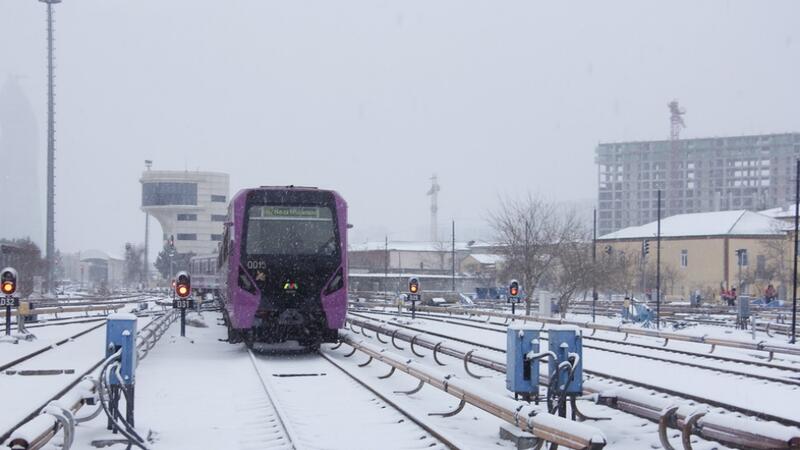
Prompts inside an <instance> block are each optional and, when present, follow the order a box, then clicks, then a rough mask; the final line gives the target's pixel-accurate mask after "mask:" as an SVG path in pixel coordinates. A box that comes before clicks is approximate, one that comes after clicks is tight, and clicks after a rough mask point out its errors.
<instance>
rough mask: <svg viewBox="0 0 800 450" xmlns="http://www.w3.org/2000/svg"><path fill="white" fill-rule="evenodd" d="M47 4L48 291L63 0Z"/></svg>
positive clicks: (48, 284) (52, 250)
mask: <svg viewBox="0 0 800 450" xmlns="http://www.w3.org/2000/svg"><path fill="white" fill-rule="evenodd" d="M39 1H40V2H42V3H45V4H47V236H46V245H45V258H46V259H47V274H46V275H47V276H46V277H45V285H46V291H47V292H53V288H54V283H55V280H54V278H55V256H56V255H55V247H56V244H55V151H56V130H55V123H56V120H55V93H54V72H53V69H54V67H53V41H54V37H53V5H55V4H56V3H61V0H39Z"/></svg>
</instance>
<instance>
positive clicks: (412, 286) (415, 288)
mask: <svg viewBox="0 0 800 450" xmlns="http://www.w3.org/2000/svg"><path fill="white" fill-rule="evenodd" d="M421 298H422V297H421V295H420V284H419V278H417V277H410V278H409V279H408V299H409V300H411V318H412V319H414V318H415V317H416V314H417V302H418V301H419V300H420V299H421Z"/></svg>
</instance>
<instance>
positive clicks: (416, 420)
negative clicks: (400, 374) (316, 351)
mask: <svg viewBox="0 0 800 450" xmlns="http://www.w3.org/2000/svg"><path fill="white" fill-rule="evenodd" d="M320 354H321V355H322V357H323V358H325V359H326V360H327V361H328V362H329V363H331V364H333V365H334V366H335V367H336V368H338V369H339V370H341V371H342V372H343V373H344V374H345V375H347V376H349V377H350V378H351V379H352V380H353V381H355V382H357V383H358V384H360V385H361V386H363V387H364V388H365V389H368V390H369V391H370V392H372V393H373V394H374V395H375V396H377V397H378V398H380V399H381V401H383V402H384V403H386V404H387V405H389V406H391V407H392V408H394V409H395V410H397V411H398V412H399V413H400V414H402V415H403V416H405V417H407V418H408V419H409V420H410V421H412V422H414V423H415V424H417V426H419V427H420V428H422V429H424V430H425V431H427V432H428V433H430V434H431V436H433V437H434V438H436V439H438V440H439V441H440V442H441V443H442V444H444V445H445V446H446V447H447V448H449V449H458V448H459V446H458V445H457V444H456V443H454V442H452V441H451V440H450V439H449V438H447V437H446V436H445V435H444V434H442V433H440V432H438V431H436V430H435V429H433V427H431V426H429V425H428V424H426V423H425V422H424V421H423V420H420V419H419V418H417V417H416V416H415V415H413V414H411V413H410V412H408V411H406V410H405V409H404V408H402V407H401V406H400V405H398V404H397V403H395V402H393V401H392V400H391V399H390V398H389V397H387V396H385V395H383V394H381V393H380V392H378V391H377V390H376V389H374V388H373V387H372V386H370V385H369V383H366V382H365V381H364V380H362V379H361V378H359V377H358V376H356V375H355V374H353V372H351V371H349V370H347V369H346V368H345V367H344V366H342V365H341V364H339V363H337V362H336V361H334V360H333V359H331V358H330V357H329V356H327V355H326V354H325V353H320Z"/></svg>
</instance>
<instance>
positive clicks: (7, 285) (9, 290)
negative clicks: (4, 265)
mask: <svg viewBox="0 0 800 450" xmlns="http://www.w3.org/2000/svg"><path fill="white" fill-rule="evenodd" d="M2 290H3V294H6V295H11V294H13V293H14V291H16V290H17V287H16V286H15V285H14V283H13V282H12V281H6V282H3V287H2Z"/></svg>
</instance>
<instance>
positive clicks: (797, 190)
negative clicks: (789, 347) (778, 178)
mask: <svg viewBox="0 0 800 450" xmlns="http://www.w3.org/2000/svg"><path fill="white" fill-rule="evenodd" d="M794 182H795V185H794V257H793V258H792V259H793V260H794V270H793V271H792V339H791V340H790V341H789V342H791V343H792V344H794V343H795V342H796V339H795V338H796V335H795V334H796V331H795V330H796V327H797V251H798V248H797V228H798V217H800V211H798V206H800V159H798V160H797V168H796V169H795V176H794Z"/></svg>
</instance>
